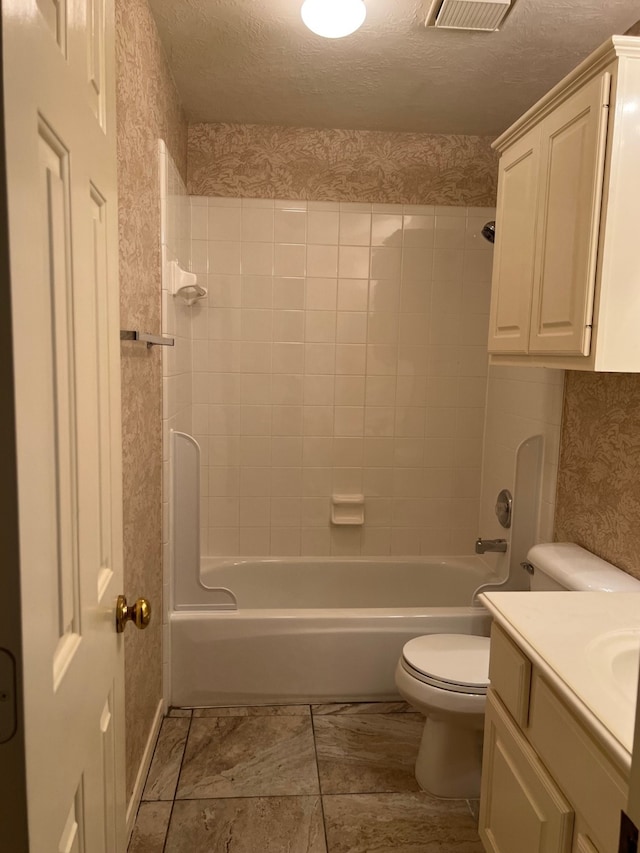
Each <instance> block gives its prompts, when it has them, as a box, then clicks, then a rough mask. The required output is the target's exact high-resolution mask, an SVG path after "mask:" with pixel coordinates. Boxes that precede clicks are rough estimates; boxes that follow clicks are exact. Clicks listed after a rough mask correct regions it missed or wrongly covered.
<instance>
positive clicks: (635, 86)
mask: <svg viewBox="0 0 640 853" xmlns="http://www.w3.org/2000/svg"><path fill="white" fill-rule="evenodd" d="M639 145H640V39H638V38H631V37H614V38H613V39H611V40H610V41H609V42H607V43H606V44H605V45H604V46H603V47H602V48H601V49H600V50H599V51H597V52H596V53H595V54H593V55H592V56H591V57H590V58H589V59H588V60H586V61H585V62H584V63H583V64H582V65H581V66H579V67H578V68H577V69H576V70H575V71H574V72H573V73H572V74H571V75H569V76H568V77H567V78H566V79H565V80H563V81H562V82H561V83H559V84H558V86H556V87H555V89H553V90H552V91H551V92H550V93H549V94H548V95H547V96H546V97H545V98H543V99H542V100H541V101H540V102H539V103H538V104H536V105H535V106H534V107H532V109H531V110H529V112H527V113H526V114H525V115H524V116H523V117H522V118H521V119H520V120H519V121H518V122H516V124H515V125H513V127H511V128H510V129H509V130H508V131H507V132H506V133H504V134H503V135H502V136H501V137H500V138H499V139H498V140H496V142H495V143H494V147H496V148H497V150H498V151H499V152H500V165H499V180H498V200H497V212H496V243H495V252H494V269H493V282H492V298H491V317H490V331H489V352H490V353H491V359H492V362H493V363H509V364H531V365H535V366H548V367H560V368H570V369H583V370H602V371H624V372H637V371H640V346H638V341H639V340H640V299H639V298H638V292H640V253H638V252H637V250H636V247H635V240H636V239H637V238H635V237H634V235H633V228H631V227H630V224H629V223H630V221H637V219H638V217H639V216H640V157H638V155H637V151H638V146H639ZM632 152H633V153H632Z"/></svg>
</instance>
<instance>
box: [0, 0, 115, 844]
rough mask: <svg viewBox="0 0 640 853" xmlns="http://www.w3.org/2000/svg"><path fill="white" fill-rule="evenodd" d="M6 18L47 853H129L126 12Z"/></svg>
mask: <svg viewBox="0 0 640 853" xmlns="http://www.w3.org/2000/svg"><path fill="white" fill-rule="evenodd" d="M2 16H3V52H4V57H3V84H4V98H5V129H6V130H5V141H6V149H7V181H8V187H7V193H8V206H9V251H10V278H11V300H12V333H13V358H14V377H15V408H16V434H17V450H16V461H17V471H18V511H19V540H20V567H21V568H20V573H21V592H22V604H21V619H22V638H23V641H22V645H23V665H24V732H25V744H26V745H25V760H26V773H27V810H28V824H29V839H30V851H31V853H45V851H46V853H52V851H58V853H123V851H124V845H125V831H124V811H125V808H124V796H125V790H124V732H123V723H124V715H123V645H122V638H121V637H120V636H119V635H117V634H116V630H115V616H114V614H115V603H116V597H117V595H118V593H120V592H122V518H121V516H122V497H121V439H120V386H119V381H120V380H119V376H120V372H119V370H120V369H119V335H118V326H119V322H118V321H119V306H118V270H117V209H116V203H117V198H116V150H115V101H114V99H115V86H114V82H115V80H114V61H115V50H114V20H113V16H114V12H113V3H112V0H72V2H69V0H3V2H2ZM0 846H1V844H0ZM3 849H4V848H3Z"/></svg>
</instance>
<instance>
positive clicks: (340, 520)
mask: <svg viewBox="0 0 640 853" xmlns="http://www.w3.org/2000/svg"><path fill="white" fill-rule="evenodd" d="M331 524H340V525H342V524H350V525H354V526H359V525H363V524H364V495H333V496H332V498H331Z"/></svg>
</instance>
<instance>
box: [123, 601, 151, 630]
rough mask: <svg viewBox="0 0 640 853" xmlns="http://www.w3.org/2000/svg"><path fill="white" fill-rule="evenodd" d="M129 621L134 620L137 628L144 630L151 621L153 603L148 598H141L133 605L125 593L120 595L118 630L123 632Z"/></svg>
mask: <svg viewBox="0 0 640 853" xmlns="http://www.w3.org/2000/svg"><path fill="white" fill-rule="evenodd" d="M127 622H133V624H134V625H135V626H136V628H140V630H143V629H144V628H146V627H147V625H148V624H149V622H151V605H150V604H149V602H148V601H147V599H146V598H139V599H138V600H137V601H136V603H135V604H132V605H131V607H129V605H128V604H127V599H126V597H125V596H124V595H119V596H118V602H117V604H116V631H117V632H118V634H122V632H123V631H124V629H125V628H126V627H127Z"/></svg>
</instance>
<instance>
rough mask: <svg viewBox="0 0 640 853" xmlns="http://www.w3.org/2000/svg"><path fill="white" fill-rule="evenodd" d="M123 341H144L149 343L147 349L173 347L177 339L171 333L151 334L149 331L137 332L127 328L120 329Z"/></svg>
mask: <svg viewBox="0 0 640 853" xmlns="http://www.w3.org/2000/svg"><path fill="white" fill-rule="evenodd" d="M120 340H121V341H143V342H144V343H146V345H147V349H151V347H173V346H175V343H176V342H175V339H174V338H171V337H169V335H150V334H149V333H148V332H136V331H130V330H127V329H120Z"/></svg>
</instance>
